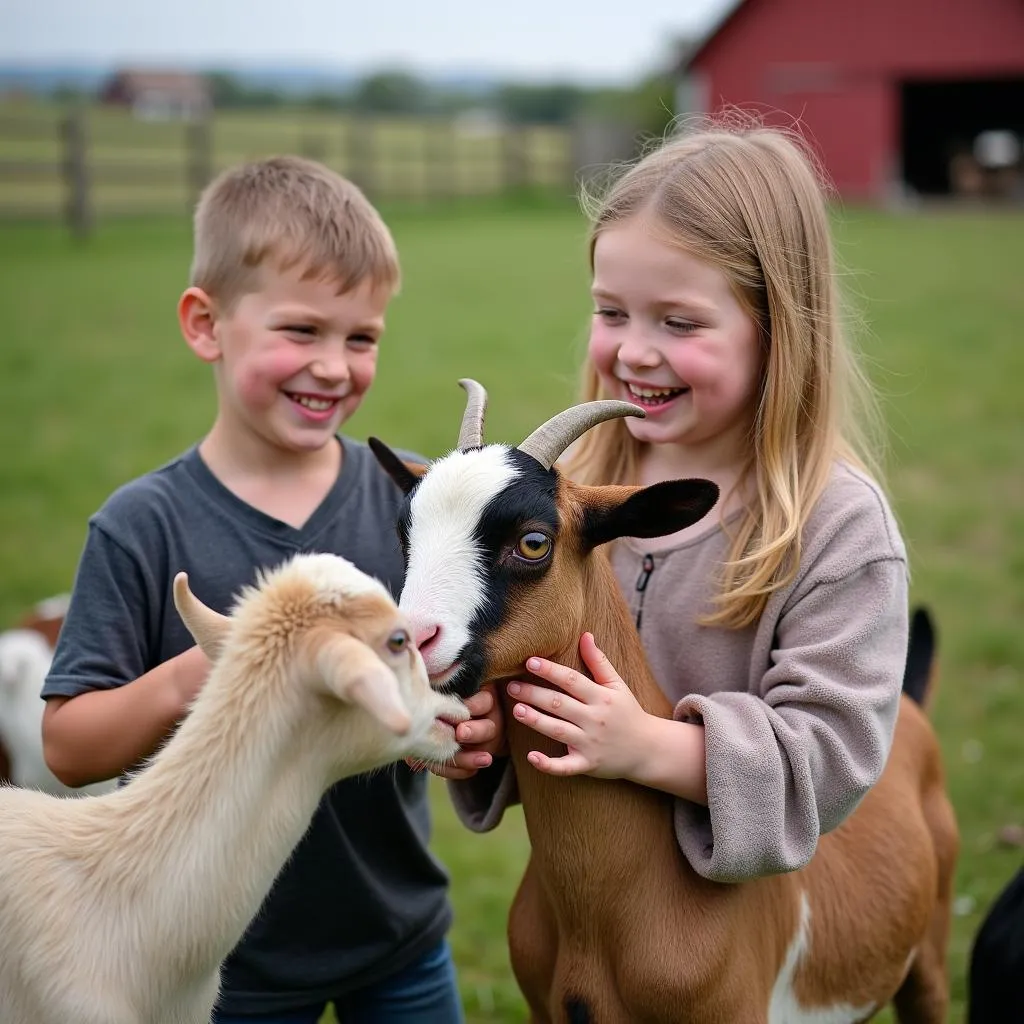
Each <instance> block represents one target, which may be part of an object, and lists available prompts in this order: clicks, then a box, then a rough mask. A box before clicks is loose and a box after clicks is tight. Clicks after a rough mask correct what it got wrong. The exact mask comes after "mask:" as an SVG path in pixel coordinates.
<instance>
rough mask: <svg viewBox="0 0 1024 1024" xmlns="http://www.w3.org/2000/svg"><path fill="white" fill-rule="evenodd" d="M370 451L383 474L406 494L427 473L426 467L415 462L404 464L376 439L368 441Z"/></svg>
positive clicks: (372, 438)
mask: <svg viewBox="0 0 1024 1024" xmlns="http://www.w3.org/2000/svg"><path fill="white" fill-rule="evenodd" d="M367 444H369V446H370V451H372V452H373V454H374V455H376V456H377V461H378V462H379V463H380V464H381V466H382V467H383V469H384V472H385V473H387V475H388V476H389V477H391V479H392V480H394V481H395V483H396V484H398V486H399V487H400V488H401V489H402V491H403V492H404V493H405V494H408V493H409V492H410V491H411V490H412V489H413V488H414V487H415V486H416V484H418V483H419V479H420V477H421V476H423V474H424V473H425V472H426V471H427V467H426V466H421V465H420V464H419V463H417V462H405V461H404V460H403V459H400V458H399V457H398V456H397V455H396V454H395V453H394V452H393V451H392V450H391V449H390V448H389V447H388V446H387V445H386V444H385V443H384V442H383V441H381V440H379V439H378V438H376V437H371V438H369V439H368V441H367Z"/></svg>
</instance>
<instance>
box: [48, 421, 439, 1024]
mask: <svg viewBox="0 0 1024 1024" xmlns="http://www.w3.org/2000/svg"><path fill="white" fill-rule="evenodd" d="M341 443H342V446H343V449H344V461H343V465H342V471H341V473H340V474H339V477H338V480H337V482H336V483H335V485H334V487H333V488H332V489H331V491H330V493H329V494H328V495H327V497H326V498H325V499H324V501H323V503H322V504H321V505H320V507H319V508H318V509H317V510H316V511H315V512H314V513H313V515H312V516H311V517H310V519H309V521H308V522H307V523H306V524H305V525H304V526H303V527H302V528H301V529H298V530H297V529H295V528H294V527H292V526H289V525H288V524H287V523H283V522H280V521H279V520H276V519H273V518H272V517H270V516H268V515H265V514H264V513H262V512H260V511H259V510H257V509H255V508H253V507H252V506H251V505H248V504H246V503H245V502H244V501H242V500H241V499H240V498H238V497H237V496H236V495H234V494H232V493H231V492H230V491H229V490H228V489H227V488H226V487H224V486H223V485H222V484H221V483H220V482H219V481H218V480H217V479H216V477H214V476H213V474H212V473H211V472H210V471H209V469H208V468H207V467H206V465H205V463H204V462H203V461H202V459H201V458H200V456H199V453H198V451H197V450H196V449H195V448H192V449H190V450H189V451H187V452H185V453H184V454H183V455H181V456H179V457H178V458H177V459H175V460H174V461H173V462H170V463H168V464H167V465H166V466H163V467H162V468H160V469H157V470H155V471H154V472H152V473H148V474H147V475H145V476H143V477H140V478H139V479H138V480H134V481H132V482H131V483H129V484H127V485H125V486H124V487H122V488H120V489H119V490H118V491H116V492H115V493H114V494H113V495H112V496H111V497H110V498H109V499H108V500H107V502H106V503H105V504H104V505H103V507H102V508H101V509H100V510H99V511H98V512H97V513H96V514H95V515H94V516H93V517H92V519H91V520H90V522H89V533H88V537H87V540H86V544H85V549H84V551H83V553H82V558H81V562H80V563H79V567H78V574H77V578H76V580H75V586H74V592H73V595H72V598H71V606H70V608H69V610H68V614H67V619H66V620H65V623H64V627H63V629H62V630H61V635H60V640H59V642H58V644H57V650H56V653H55V655H54V660H53V665H52V666H51V669H50V674H49V676H48V677H47V679H46V683H45V685H44V687H43V696H66V697H73V696H76V695H77V694H80V693H84V692H86V691H88V690H97V689H106V688H109V687H114V686H121V685H123V684H124V683H127V682H130V681H131V680H133V679H137V678H138V677H139V676H141V675H143V674H144V673H145V672H148V671H149V670H151V669H153V668H155V667H156V666H157V665H159V664H161V663H162V662H164V661H166V660H167V659H169V658H172V657H174V656H175V655H176V654H180V653H181V652H182V651H184V650H186V649H188V648H189V647H191V646H193V641H192V638H191V636H190V635H189V633H188V632H187V631H186V629H185V627H184V625H183V624H182V622H181V619H180V618H179V616H178V613H177V610H176V609H175V607H174V602H173V600H172V598H171V581H172V580H173V578H174V575H175V573H177V572H179V571H180V570H182V569H184V570H185V571H187V572H188V574H189V583H190V585H191V587H192V589H193V591H194V592H195V593H196V595H197V596H198V597H199V598H200V599H202V600H203V601H204V602H205V603H206V604H208V605H209V606H210V607H212V608H215V609H217V610H218V611H223V612H227V611H228V610H229V609H230V606H231V604H232V601H233V599H234V596H235V595H236V594H237V592H238V591H239V590H240V588H241V587H242V586H243V585H245V584H249V583H252V582H254V580H255V575H256V571H257V569H258V568H261V567H271V566H274V565H277V564H279V563H280V562H282V561H284V560H285V559H287V558H288V557H290V556H291V555H293V554H296V553H297V552H308V551H329V552H333V553H335V554H339V555H342V556H344V557H345V558H348V559H349V560H350V561H352V562H354V563H355V564H356V565H357V566H359V568H361V569H362V570H363V571H364V572H367V573H369V574H370V575H372V576H376V577H377V578H378V579H380V580H382V581H383V582H384V583H385V585H386V586H388V588H389V589H390V590H391V592H392V593H393V594H395V595H397V594H398V593H399V591H400V589H401V582H402V554H401V550H400V548H399V545H398V540H397V536H396V532H395V529H394V525H393V524H394V522H395V517H396V514H397V507H398V502H399V497H400V494H399V492H398V489H397V488H396V487H395V485H394V484H393V483H392V482H391V480H390V479H389V478H388V477H387V476H386V475H385V474H384V472H383V471H382V470H381V469H380V468H379V466H378V464H377V461H376V459H375V458H374V456H373V454H372V453H371V452H370V450H369V448H367V446H366V445H364V444H362V443H360V442H356V441H353V440H350V439H348V438H343V439H342V440H341ZM411 458H415V456H411ZM429 830H430V820H429V809H428V804H427V776H426V774H425V773H424V774H420V775H418V774H414V773H413V772H411V771H410V770H409V769H408V768H407V767H406V766H405V765H404V764H398V765H396V766H395V767H394V768H389V769H387V770H386V771H382V772H377V773H374V774H371V775H364V776H358V777H356V778H353V779H347V780H345V781H343V782H340V783H339V784H338V785H336V786H334V787H333V788H332V789H331V790H330V791H329V792H328V793H327V795H326V796H325V797H324V799H323V801H322V802H321V804H320V807H319V809H318V810H317V813H316V815H315V817H314V818H313V823H312V825H311V827H310V829H309V831H308V832H307V834H306V836H305V837H304V838H303V840H302V842H301V843H300V844H299V846H298V847H297V848H296V850H295V854H294V856H293V857H292V858H291V860H290V861H289V862H288V864H287V865H286V866H285V868H284V869H283V871H282V872H281V874H280V875H279V876H278V879H277V881H276V882H275V884H274V887H273V889H272V890H271V893H270V895H269V896H268V898H267V899H266V901H265V902H264V905H263V908H262V910H261V911H260V913H259V915H258V916H257V917H256V919H255V920H254V921H253V922H252V924H251V925H250V927H249V930H248V932H247V933H246V935H245V937H244V938H243V939H242V942H241V943H240V944H239V946H238V948H237V949H236V950H235V952H234V953H233V954H232V955H231V957H230V958H229V959H228V960H227V962H226V963H225V965H224V970H223V995H222V999H221V1003H220V1007H221V1009H222V1010H223V1011H225V1012H227V1013H250V1012H258V1011H268V1012H269V1011H275V1010H284V1009H288V1008H295V1007H299V1006H302V1005H304V1004H307V1003H311V1002H314V1001H317V1000H319V999H327V998H330V997H332V996H335V995H340V994H342V993H344V992H347V991H350V990H352V989H354V988H359V987H361V986H363V985H365V984H370V983H372V982H375V981H377V980H379V979H381V978H383V977H386V976H387V975H389V974H391V973H393V972H395V971H399V970H402V969H403V968H404V967H405V966H407V965H408V964H410V963H411V962H413V961H414V960H416V959H418V958H419V957H420V956H421V955H422V954H423V953H425V952H426V951H427V950H428V949H429V948H430V947H432V946H433V945H435V944H436V943H437V942H439V941H440V940H441V939H442V938H443V936H444V934H445V933H446V931H447V930H448V927H449V925H450V922H451V909H450V906H449V903H448V894H447V889H448V879H447V876H446V874H445V872H444V870H443V869H442V867H441V866H440V865H439V864H438V863H437V861H435V860H434V859H433V858H432V857H431V855H430V853H429V852H428V850H427V841H428V837H429Z"/></svg>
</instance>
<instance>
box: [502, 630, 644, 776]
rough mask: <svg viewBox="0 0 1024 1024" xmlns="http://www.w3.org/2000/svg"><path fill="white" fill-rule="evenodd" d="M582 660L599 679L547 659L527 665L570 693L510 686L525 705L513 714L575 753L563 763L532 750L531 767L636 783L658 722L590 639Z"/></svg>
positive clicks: (588, 637) (582, 641)
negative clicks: (651, 731) (653, 722)
mask: <svg viewBox="0 0 1024 1024" xmlns="http://www.w3.org/2000/svg"><path fill="white" fill-rule="evenodd" d="M580 654H581V655H582V657H583V662H584V664H585V665H586V666H587V668H588V669H589V670H590V671H591V672H592V673H593V676H594V678H593V679H588V678H587V677H586V676H584V675H582V674H581V673H579V672H576V671H574V670H573V669H571V668H567V667H566V666H565V665H559V664H556V663H555V662H552V661H547V660H545V659H544V658H531V659H530V660H529V661H528V662H527V663H526V667H527V668H528V669H529V670H530V671H531V672H532V673H533V674H534V675H536V676H539V677H540V678H541V679H544V680H546V681H547V682H549V683H554V684H555V685H556V686H558V687H559V688H560V690H562V691H564V692H559V690H549V689H548V688H547V687H544V686H536V685H533V684H531V683H518V682H516V683H509V685H508V692H509V694H511V696H512V697H514V698H515V699H516V700H517V701H519V702H520V703H517V704H516V705H515V707H514V708H513V709H512V714H513V715H515V717H516V718H517V719H518V720H519V721H520V722H523V723H524V724H525V725H528V726H529V727H530V728H531V729H535V730H536V731H537V732H539V733H540V734H541V735H542V736H549V737H550V738H551V739H553V740H558V741H559V742H560V743H564V744H565V745H566V746H567V747H568V748H569V750H568V753H566V754H564V755H563V756H561V757H548V756H547V755H546V754H542V753H541V752H540V751H539V750H532V751H530V753H529V755H528V758H529V761H530V764H532V765H533V766H534V767H535V768H538V769H539V770H540V771H542V772H546V773H548V774H549V775H594V776H597V777H598V778H602V779H622V778H634V777H635V776H636V774H637V766H638V764H639V762H640V760H641V757H642V755H643V750H644V742H645V740H644V737H645V735H646V732H647V731H648V730H649V723H650V721H651V720H652V718H653V716H651V715H648V714H647V712H646V711H644V710H643V708H641V707H640V705H639V703H637V700H636V698H635V697H634V696H633V694H632V693H631V692H630V691H629V688H628V687H627V686H626V684H625V683H624V682H623V681H622V678H621V677H620V676H619V674H618V672H616V671H615V669H614V668H613V667H612V664H611V662H609V661H608V659H607V658H606V657H605V656H604V654H603V653H602V652H601V651H600V650H599V649H598V646H597V644H596V643H595V642H594V637H593V636H592V635H591V634H590V633H584V634H583V636H582V638H581V639H580Z"/></svg>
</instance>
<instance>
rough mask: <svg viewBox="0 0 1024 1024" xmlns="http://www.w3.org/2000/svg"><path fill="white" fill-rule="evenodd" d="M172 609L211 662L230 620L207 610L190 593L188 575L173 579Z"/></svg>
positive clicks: (225, 634) (181, 573) (222, 640)
mask: <svg viewBox="0 0 1024 1024" xmlns="http://www.w3.org/2000/svg"><path fill="white" fill-rule="evenodd" d="M174 607H175V608H177V609H178V614H179V615H180V616H181V619H182V621H183V622H184V623H185V625H186V626H187V627H188V631H189V632H190V633H191V634H192V638H193V639H194V640H195V642H196V643H197V644H199V646H200V647H201V648H202V649H203V652H204V653H205V654H206V656H207V657H208V658H209V659H210V660H211V661H212V660H213V659H214V658H216V656H217V654H218V653H219V652H220V649H221V646H222V645H223V643H224V640H225V638H226V637H227V633H228V628H229V626H230V623H231V619H229V618H228V616H227V615H221V614H220V612H215V611H214V610H213V609H212V608H207V606H206V605H205V604H203V602H202V601H200V600H199V598H198V597H196V595H195V594H193V593H192V591H191V589H190V588H189V585H188V573H185V572H179V573H178V575H177V576H175V577H174Z"/></svg>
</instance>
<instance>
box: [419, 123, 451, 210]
mask: <svg viewBox="0 0 1024 1024" xmlns="http://www.w3.org/2000/svg"><path fill="white" fill-rule="evenodd" d="M423 130H424V131H425V132H426V135H425V137H424V142H425V145H424V147H423V149H424V153H423V155H424V158H425V162H426V168H425V175H424V177H425V185H426V187H425V189H424V192H425V198H427V199H451V198H452V197H453V196H456V195H458V192H459V188H458V181H457V174H458V155H457V152H456V131H455V119H454V118H453V117H450V116H448V117H446V116H443V115H442V116H441V117H437V118H429V119H425V120H424V121H423Z"/></svg>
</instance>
